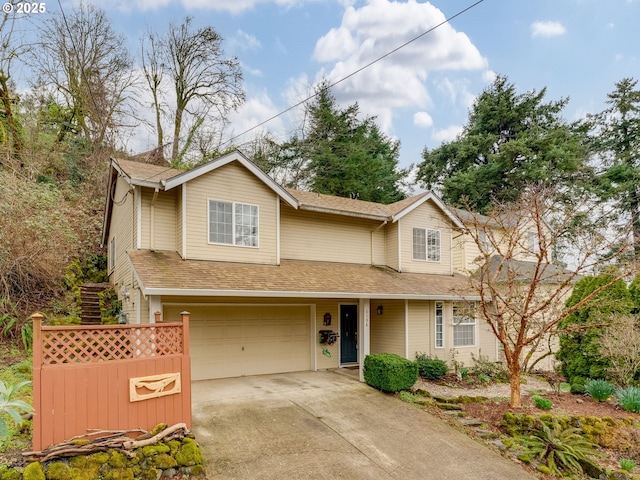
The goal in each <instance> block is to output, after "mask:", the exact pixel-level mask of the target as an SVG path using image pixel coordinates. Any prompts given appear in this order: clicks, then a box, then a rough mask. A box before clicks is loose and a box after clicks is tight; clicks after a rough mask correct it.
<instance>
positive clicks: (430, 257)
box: [413, 228, 440, 262]
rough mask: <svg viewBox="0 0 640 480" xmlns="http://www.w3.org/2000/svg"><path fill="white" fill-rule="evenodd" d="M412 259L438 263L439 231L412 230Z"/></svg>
mask: <svg viewBox="0 0 640 480" xmlns="http://www.w3.org/2000/svg"><path fill="white" fill-rule="evenodd" d="M413 259H414V260H424V261H427V262H439V261H440V231H439V230H429V229H426V228H414V229H413Z"/></svg>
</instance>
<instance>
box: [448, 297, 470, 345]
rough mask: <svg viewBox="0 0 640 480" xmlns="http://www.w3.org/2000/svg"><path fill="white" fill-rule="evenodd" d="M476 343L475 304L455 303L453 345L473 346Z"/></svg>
mask: <svg viewBox="0 0 640 480" xmlns="http://www.w3.org/2000/svg"><path fill="white" fill-rule="evenodd" d="M475 344H476V318H475V304H474V303H473V302H454V303H453V346H454V347H473V346H474V345H475Z"/></svg>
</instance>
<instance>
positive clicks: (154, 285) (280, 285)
mask: <svg viewBox="0 0 640 480" xmlns="http://www.w3.org/2000/svg"><path fill="white" fill-rule="evenodd" d="M128 255H129V258H130V260H131V264H132V266H133V268H134V272H135V275H136V278H137V280H138V283H139V284H140V287H141V289H142V292H143V293H144V294H145V295H190V296H243V297H260V296H270V297H274V296H277V297H285V296H286V297H298V298H302V297H314V298H336V297H340V298H378V299H393V298H398V299H405V298H407V299H420V300H447V299H461V298H465V299H469V300H476V299H477V294H474V293H473V291H472V290H471V289H470V286H469V282H468V279H467V278H466V277H464V276H462V275H457V274H456V275H426V274H418V273H399V272H396V271H395V270H392V269H390V268H387V267H378V266H371V265H360V264H350V263H332V262H312V261H299V260H286V261H285V260H283V261H282V262H281V264H280V265H260V264H245V263H229V262H209V261H199V260H183V259H182V258H181V257H180V256H179V255H178V254H177V253H175V252H168V251H155V252H152V251H148V250H135V251H130V252H128Z"/></svg>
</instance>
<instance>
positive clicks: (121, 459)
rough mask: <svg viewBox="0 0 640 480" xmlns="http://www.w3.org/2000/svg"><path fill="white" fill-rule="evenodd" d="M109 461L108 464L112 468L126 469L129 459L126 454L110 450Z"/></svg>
mask: <svg viewBox="0 0 640 480" xmlns="http://www.w3.org/2000/svg"><path fill="white" fill-rule="evenodd" d="M108 453H109V461H108V462H107V463H108V464H109V466H110V467H113V468H125V467H126V466H127V463H128V460H129V457H127V456H126V455H125V454H124V453H121V452H117V451H115V450H109V452H108Z"/></svg>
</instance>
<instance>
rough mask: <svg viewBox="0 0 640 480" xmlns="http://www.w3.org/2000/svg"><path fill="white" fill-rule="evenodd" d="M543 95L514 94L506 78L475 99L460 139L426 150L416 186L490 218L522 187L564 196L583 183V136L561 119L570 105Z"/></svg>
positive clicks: (521, 189) (535, 93) (537, 93)
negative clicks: (553, 190) (550, 189)
mask: <svg viewBox="0 0 640 480" xmlns="http://www.w3.org/2000/svg"><path fill="white" fill-rule="evenodd" d="M545 93H546V90H545V89H542V90H541V91H540V92H536V91H531V92H527V93H524V94H518V93H517V92H516V89H515V86H514V85H513V84H511V83H509V82H508V80H507V78H506V77H504V76H498V77H497V78H496V80H495V81H494V82H493V84H492V85H491V86H490V87H488V88H487V89H486V90H485V91H484V92H482V94H481V95H480V96H479V97H478V99H477V100H476V102H475V104H474V105H473V107H472V109H471V112H470V113H469V120H468V123H467V125H466V126H465V127H464V130H463V133H462V134H461V135H460V136H458V138H456V139H455V140H453V141H452V142H449V143H443V144H442V145H441V146H440V147H438V148H436V149H434V150H429V149H426V148H425V149H424V151H423V155H422V156H423V159H424V161H423V162H422V163H421V164H419V172H418V179H419V180H420V181H422V182H423V183H424V184H425V185H426V187H427V188H429V189H435V190H436V191H438V192H439V193H440V194H441V196H442V198H443V199H444V200H445V201H446V202H448V203H452V204H459V203H461V200H462V199H465V202H464V203H465V204H466V205H468V206H470V207H471V208H473V209H475V210H477V211H479V212H487V211H488V210H489V208H490V207H491V205H492V203H494V202H497V203H501V204H504V203H511V202H514V201H515V200H516V199H517V198H518V197H519V196H520V194H521V192H522V191H523V190H524V187H525V186H526V185H527V184H532V183H541V184H543V185H548V186H559V187H561V188H559V192H561V193H562V192H563V187H564V188H565V189H568V188H569V187H571V186H575V185H576V184H579V183H580V182H576V181H577V180H579V179H580V180H582V179H583V178H582V177H584V176H587V174H588V170H587V169H586V167H585V158H586V155H585V149H584V146H583V142H582V135H581V134H580V132H579V131H578V130H577V129H574V128H572V126H571V125H569V124H567V123H566V122H565V121H564V120H563V119H562V117H561V113H562V110H563V109H564V107H565V106H566V103H567V99H561V100H559V101H552V102H545V101H544V96H545Z"/></svg>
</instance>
